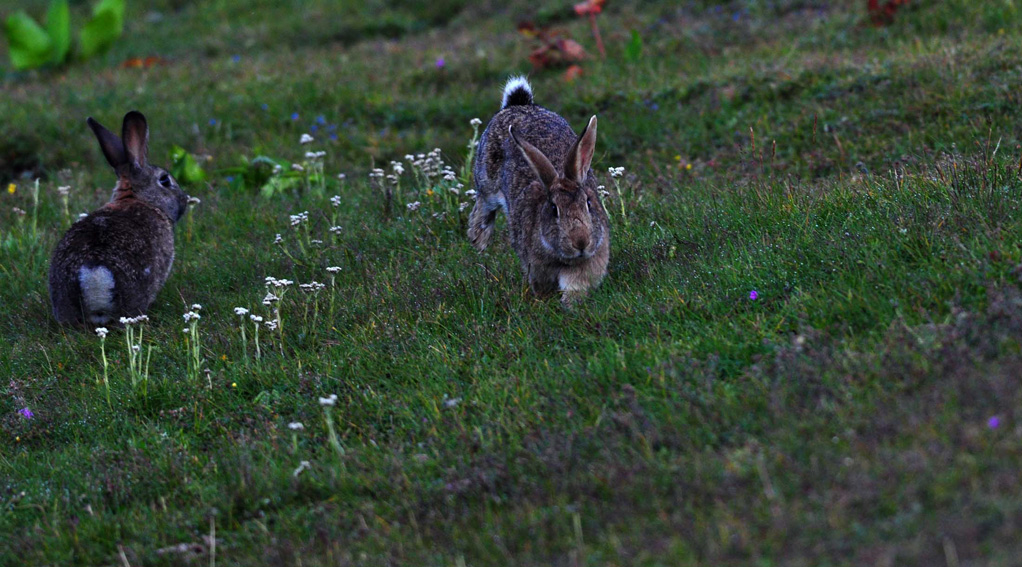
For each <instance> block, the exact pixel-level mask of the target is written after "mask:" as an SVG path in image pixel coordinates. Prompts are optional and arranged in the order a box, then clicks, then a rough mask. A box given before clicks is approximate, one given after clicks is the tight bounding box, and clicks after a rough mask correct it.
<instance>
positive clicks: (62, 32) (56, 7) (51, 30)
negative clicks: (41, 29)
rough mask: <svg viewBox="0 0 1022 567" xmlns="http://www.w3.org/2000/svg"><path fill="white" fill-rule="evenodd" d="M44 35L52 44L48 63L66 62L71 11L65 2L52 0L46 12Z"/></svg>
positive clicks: (69, 41)
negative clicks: (48, 37) (47, 35)
mask: <svg viewBox="0 0 1022 567" xmlns="http://www.w3.org/2000/svg"><path fill="white" fill-rule="evenodd" d="M46 33H47V34H49V36H50V41H51V42H52V44H53V45H52V47H51V52H50V61H51V62H52V63H56V64H58V65H59V64H61V63H63V62H64V61H67V54H68V52H69V51H70V50H71V10H70V9H69V8H68V5H67V0H53V1H52V2H51V3H50V9H49V11H48V12H46Z"/></svg>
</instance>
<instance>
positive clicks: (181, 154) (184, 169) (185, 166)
mask: <svg viewBox="0 0 1022 567" xmlns="http://www.w3.org/2000/svg"><path fill="white" fill-rule="evenodd" d="M170 162H171V167H170V174H171V175H173V176H174V178H175V179H177V180H178V182H179V183H184V184H188V185H190V184H193V183H201V182H203V181H205V180H206V171H205V170H203V169H202V166H200V165H199V162H197V161H195V156H193V155H192V154H190V153H188V150H185V149H184V148H182V147H181V146H174V147H173V148H172V149H171V151H170Z"/></svg>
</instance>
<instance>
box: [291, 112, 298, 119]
mask: <svg viewBox="0 0 1022 567" xmlns="http://www.w3.org/2000/svg"><path fill="white" fill-rule="evenodd" d="M291 120H298V113H297V112H292V113H291Z"/></svg>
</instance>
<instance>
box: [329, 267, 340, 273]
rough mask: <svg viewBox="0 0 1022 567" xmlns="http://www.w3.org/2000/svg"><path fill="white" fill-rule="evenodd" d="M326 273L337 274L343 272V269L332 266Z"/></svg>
mask: <svg viewBox="0 0 1022 567" xmlns="http://www.w3.org/2000/svg"><path fill="white" fill-rule="evenodd" d="M326 271H328V272H330V273H331V274H336V273H337V272H339V271H341V268H340V267H339V266H330V267H328V268H327V269H326Z"/></svg>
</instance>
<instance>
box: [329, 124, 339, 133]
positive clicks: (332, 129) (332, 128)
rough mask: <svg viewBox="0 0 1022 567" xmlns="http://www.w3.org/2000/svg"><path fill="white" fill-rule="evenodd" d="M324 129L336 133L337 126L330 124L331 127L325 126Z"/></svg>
mask: <svg viewBox="0 0 1022 567" xmlns="http://www.w3.org/2000/svg"><path fill="white" fill-rule="evenodd" d="M326 129H327V130H329V131H331V132H336V131H337V125H336V124H331V125H329V126H327V127H326Z"/></svg>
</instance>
